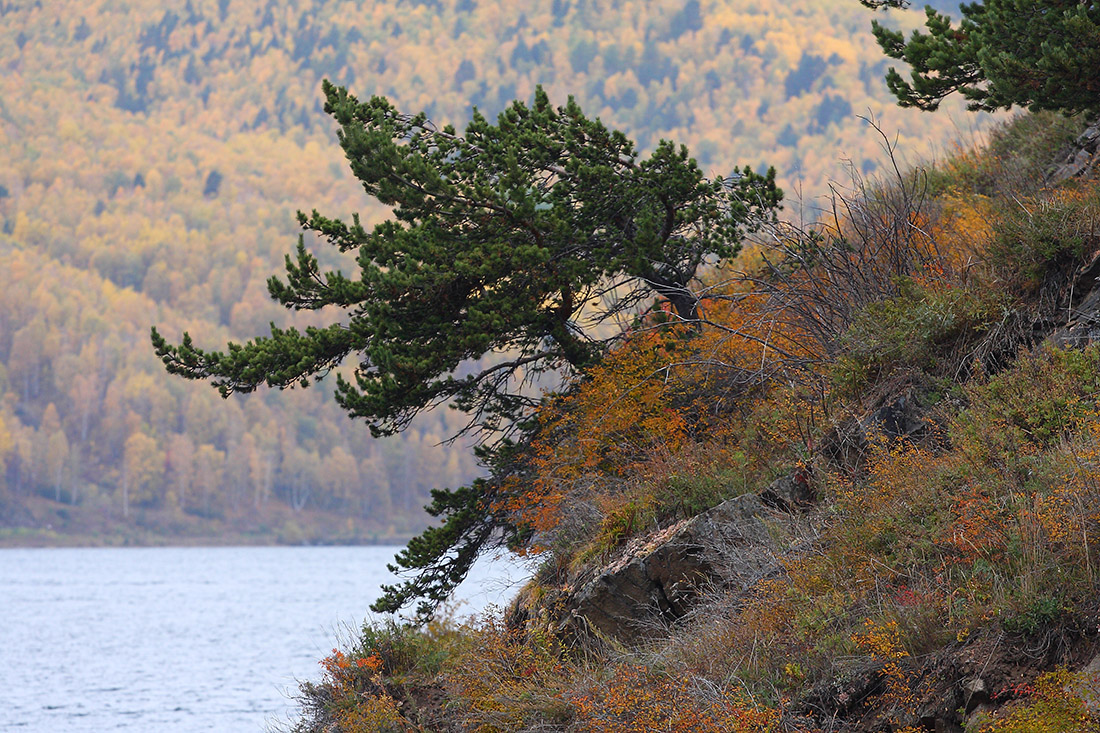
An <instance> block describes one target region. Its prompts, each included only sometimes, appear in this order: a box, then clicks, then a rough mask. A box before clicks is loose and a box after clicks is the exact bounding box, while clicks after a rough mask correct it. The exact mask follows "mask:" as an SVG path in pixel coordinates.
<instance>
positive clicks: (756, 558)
mask: <svg viewBox="0 0 1100 733" xmlns="http://www.w3.org/2000/svg"><path fill="white" fill-rule="evenodd" d="M774 516H775V515H774V514H773V512H772V511H771V510H769V508H768V507H767V506H765V505H764V503H763V502H762V501H761V500H760V498H759V497H757V496H755V495H744V496H738V497H736V498H733V499H730V500H728V501H726V502H723V503H722V504H719V505H718V506H716V507H714V508H712V509H709V510H707V511H706V512H703V513H702V514H699V515H697V516H695V517H692V518H691V519H686V520H683V521H681V522H678V523H677V524H674V525H672V526H671V527H667V528H665V529H663V530H661V531H660V532H658V533H656V534H654V535H650V536H649V537H645V538H639V539H636V540H633V541H631V542H630V543H628V544H627V546H626V548H625V549H624V551H623V553H622V555H621V556H620V557H619V558H618V559H617V560H616V561H614V562H612V563H610V564H609V565H606V566H604V567H601V568H599V569H598V570H596V571H594V573H593V574H591V575H588V576H587V577H585V576H582V577H581V578H580V579H579V580H578V582H577V583H576V584H575V585H574V586H573V588H574V590H573V591H572V593H570V595H569V598H568V599H567V600H566V604H565V607H566V609H567V618H566V619H565V625H566V626H571V627H572V628H573V630H574V631H576V632H580V633H584V632H586V631H595V632H597V633H599V634H603V635H606V636H610V637H613V638H615V639H618V640H619V641H621V642H624V643H629V642H631V641H637V640H639V639H640V638H644V637H645V636H651V635H653V634H654V633H655V632H663V631H664V629H665V628H666V626H667V624H669V623H671V622H674V621H675V620H676V619H678V618H681V617H682V616H684V615H685V614H686V613H687V612H688V610H690V608H691V606H692V605H693V603H694V602H695V601H696V600H697V599H698V598H699V591H700V589H701V588H702V587H703V586H705V585H707V584H711V583H715V582H722V583H725V584H727V585H730V586H732V587H733V588H734V589H735V590H737V589H742V590H747V589H748V588H750V587H751V586H752V585H753V583H755V582H756V581H757V580H759V579H760V578H761V577H764V576H766V575H768V574H769V573H771V572H773V571H774V570H775V569H776V567H777V564H776V554H775V553H776V550H777V543H776V541H775V540H774V539H773V537H772V534H771V532H770V531H769V523H770V521H771V520H772V519H773V518H774Z"/></svg>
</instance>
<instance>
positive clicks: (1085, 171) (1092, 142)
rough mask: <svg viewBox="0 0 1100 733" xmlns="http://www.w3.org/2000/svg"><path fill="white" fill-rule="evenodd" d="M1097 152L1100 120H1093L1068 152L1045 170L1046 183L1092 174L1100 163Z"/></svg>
mask: <svg viewBox="0 0 1100 733" xmlns="http://www.w3.org/2000/svg"><path fill="white" fill-rule="evenodd" d="M1098 152H1100V122H1095V123H1093V124H1091V125H1089V126H1088V127H1086V128H1085V131H1084V132H1082V133H1081V134H1080V135H1078V136H1077V140H1076V142H1074V144H1073V146H1072V147H1071V148H1070V150H1069V152H1067V153H1066V155H1065V156H1064V157H1063V158H1062V159H1061V160H1059V161H1057V162H1056V163H1055V164H1054V166H1053V167H1052V168H1051V169H1050V170H1049V171H1047V174H1046V176H1045V178H1046V182H1047V184H1048V185H1052V184H1055V183H1060V182H1062V181H1065V180H1068V179H1070V178H1075V177H1083V176H1089V175H1092V174H1093V173H1095V172H1096V167H1097V163H1100V155H1097V153H1098Z"/></svg>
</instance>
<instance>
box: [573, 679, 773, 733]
mask: <svg viewBox="0 0 1100 733" xmlns="http://www.w3.org/2000/svg"><path fill="white" fill-rule="evenodd" d="M570 703H571V705H572V706H573V708H574V711H575V715H576V723H575V729H576V730H578V731H583V732H585V733H605V732H606V731H622V732H623V733H650V732H651V731H670V732H675V733H750V732H752V733H763V732H764V731H771V730H777V729H778V724H779V715H778V711H776V710H773V709H770V708H766V707H762V706H758V705H756V704H755V703H754V701H753V700H752V699H751V697H749V696H748V695H747V694H745V691H744V688H742V687H740V686H738V685H737V683H736V681H734V683H733V685H731V686H728V687H726V688H722V687H717V686H714V685H712V684H708V683H707V682H706V681H705V680H701V679H697V680H692V679H689V678H686V677H681V676H677V675H675V674H664V673H660V672H655V671H653V670H650V669H647V668H645V667H643V666H640V665H634V664H621V665H619V666H617V667H615V668H614V669H613V670H612V671H611V674H610V677H609V678H608V679H606V680H603V681H598V682H596V681H594V682H593V683H592V684H591V685H590V686H589V687H588V688H587V689H585V690H584V691H583V693H578V694H575V695H574V696H573V697H571V699H570Z"/></svg>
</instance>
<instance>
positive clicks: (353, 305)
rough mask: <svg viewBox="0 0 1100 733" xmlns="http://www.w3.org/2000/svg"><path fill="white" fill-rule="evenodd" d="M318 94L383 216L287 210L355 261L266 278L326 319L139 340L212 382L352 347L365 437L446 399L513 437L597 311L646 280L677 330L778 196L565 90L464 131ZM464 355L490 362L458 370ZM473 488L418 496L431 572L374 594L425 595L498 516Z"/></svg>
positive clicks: (347, 387) (573, 372)
mask: <svg viewBox="0 0 1100 733" xmlns="http://www.w3.org/2000/svg"><path fill="white" fill-rule="evenodd" d="M324 92H325V98H326V103H325V110H326V111H327V112H328V113H329V114H331V115H332V116H333V117H334V118H335V119H336V121H337V122H338V123H339V125H340V132H339V139H340V144H341V145H342V147H343V149H344V152H345V154H346V156H347V159H348V162H349V164H350V166H351V170H352V172H353V174H354V175H355V177H356V178H357V179H358V180H359V181H360V182H361V183H362V185H363V188H364V190H365V191H366V192H367V193H368V194H369V195H370V196H372V197H373V198H375V199H377V200H378V201H379V202H380V203H382V204H384V205H386V206H389V207H392V211H393V216H392V218H390V219H388V220H386V221H384V222H382V223H380V224H378V225H376V226H375V227H373V228H372V229H370V230H369V231H368V230H367V229H366V228H365V227H364V226H363V225H362V224H361V222H360V220H359V218H358V216H356V217H355V218H353V220H352V222H351V223H350V224H348V223H345V222H343V221H340V220H336V219H330V218H327V217H325V216H322V215H321V214H319V213H318V212H316V211H314V212H313V213H312V214H311V215H309V216H307V215H305V214H299V221H300V223H301V224H302V226H303V227H305V228H306V229H308V230H311V231H313V232H316V233H317V234H318V235H319V236H320V238H322V239H323V240H324V241H326V242H327V243H328V244H329V245H331V246H333V247H336V248H338V249H339V250H340V251H342V252H351V253H353V254H354V255H355V257H356V261H357V263H358V266H359V273H358V275H357V276H355V277H349V276H347V275H345V274H344V273H343V272H341V271H339V270H328V271H326V270H323V269H322V268H321V266H320V265H319V263H318V260H317V258H316V257H315V256H314V255H313V254H311V253H310V252H309V251H308V250H307V248H306V247H305V244H304V242H303V241H302V240H300V241H299V244H298V249H297V253H296V255H295V257H294V258H290V257H288V258H287V263H286V269H287V278H286V281H285V282H284V281H282V280H279V279H277V278H272V279H271V280H270V281H269V283H268V287H269V290H270V292H271V295H272V297H273V298H275V299H276V300H277V301H278V302H280V303H281V304H282V305H284V306H285V307H287V308H291V309H295V310H302V309H308V310H320V309H322V308H326V307H329V306H335V307H336V308H338V309H340V313H341V315H340V317H339V318H337V319H336V320H335V321H334V322H332V323H331V324H329V325H327V326H320V327H313V328H309V329H306V330H305V331H299V330H297V329H276V330H275V331H273V332H272V334H271V335H270V336H263V337H257V338H255V339H253V340H250V341H248V342H247V343H245V344H243V345H242V344H236V343H230V344H229V345H228V347H227V348H226V350H225V351H220V352H219V351H206V350H203V349H201V348H199V347H197V346H195V344H194V342H193V341H192V339H191V337H190V336H189V335H188V334H184V335H183V339H182V342H181V343H180V344H179V345H171V344H169V343H168V342H167V341H166V340H165V339H164V338H163V337H162V336H161V335H160V334H159V333H158V332H157V331H156V329H154V330H153V332H152V339H153V344H154V346H155V348H156V352H157V355H158V356H159V357H160V358H161V359H162V360H163V361H164V364H165V366H166V367H167V368H168V371H170V372H172V373H173V374H178V375H181V376H184V377H187V378H190V379H207V380H210V381H211V382H212V383H213V384H214V386H216V387H217V388H218V389H219V390H220V392H221V394H222V395H223V396H228V395H229V394H231V393H234V392H251V391H253V390H255V389H256V388H257V387H260V386H261V385H267V386H269V387H279V388H286V387H292V386H295V385H301V386H308V384H309V383H310V381H311V380H316V379H320V378H322V377H324V376H325V375H327V374H328V373H329V372H330V371H332V370H333V369H334V368H336V367H337V366H338V365H340V364H342V363H343V362H344V361H345V360H346V359H349V358H350V359H352V360H353V361H354V364H355V372H354V376H353V377H352V378H351V379H345V378H344V377H343V376H342V375H337V388H336V399H337V401H338V402H339V403H340V404H341V406H343V407H344V409H346V410H347V411H348V413H349V414H350V415H351V416H352V417H357V418H362V419H364V420H366V422H367V424H368V426H369V427H370V429H371V432H372V433H373V434H374V435H376V436H382V435H391V434H394V433H396V432H400V431H401V430H403V429H404V428H405V427H407V426H408V425H409V423H410V422H411V421H412V420H413V419H414V418H415V417H416V416H417V415H418V414H419V413H420V412H422V411H424V410H426V409H430V408H432V407H435V406H437V405H440V404H442V403H445V402H450V403H451V405H452V406H453V407H455V408H457V409H459V410H461V411H463V412H464V413H466V414H467V415H468V416H469V422H468V425H467V427H468V428H470V429H477V430H479V431H482V432H483V434H484V435H485V436H502V437H503V438H504V439H505V440H507V439H510V438H512V437H514V433H515V430H516V429H517V428H519V427H521V426H522V424H523V422H524V421H525V420H526V419H528V418H529V417H530V416H531V414H532V411H533V409H534V408H535V407H536V406H537V405H538V404H539V402H540V400H541V399H542V395H541V394H540V392H539V391H538V390H537V389H534V388H533V387H534V385H535V384H537V380H538V379H539V377H540V376H541V375H544V374H547V373H550V372H553V373H555V374H557V375H559V377H575V376H577V375H579V374H583V373H584V371H585V370H586V368H588V367H589V366H591V365H593V364H595V363H597V362H598V361H599V359H600V357H601V356H602V354H603V353H604V352H605V351H606V349H607V347H608V345H609V344H610V343H612V342H613V341H614V340H615V339H616V338H617V337H618V334H619V331H620V330H621V329H610V330H609V329H608V328H607V327H606V326H607V324H608V322H609V320H611V319H616V318H620V319H626V320H629V318H630V317H631V316H632V315H633V314H635V313H637V312H638V311H639V310H640V309H641V308H642V307H643V305H644V303H645V302H646V301H648V300H652V299H653V298H654V297H656V298H660V299H664V300H666V301H668V302H669V303H670V304H671V305H672V309H673V312H674V314H675V317H676V319H677V320H678V321H680V322H682V323H684V324H686V325H688V326H690V327H694V326H695V325H696V324H697V323H698V321H699V315H700V314H699V296H698V295H697V294H696V293H695V290H694V289H693V285H694V284H695V278H696V276H697V274H698V271H699V269H700V267H701V266H702V265H703V264H704V263H705V262H706V261H708V259H713V258H722V257H730V256H732V255H734V254H736V252H737V251H738V249H739V247H740V244H741V241H742V239H743V237H744V236H745V234H746V233H747V232H750V231H752V230H754V229H755V228H756V227H758V226H759V225H760V224H761V223H763V222H764V221H766V220H768V219H770V218H772V217H774V214H775V211H776V209H777V208H778V207H779V202H780V199H781V196H782V192H781V191H780V190H779V189H778V188H777V187H776V185H775V171H774V170H769V171H768V172H767V174H766V175H759V174H757V173H754V172H753V171H752V170H751V168H747V167H746V168H745V169H743V170H740V169H739V170H735V171H734V172H733V175H732V176H730V177H728V178H714V179H708V178H706V177H705V176H704V175H703V173H702V171H701V170H700V169H699V167H698V165H697V164H696V162H695V160H694V159H693V158H691V157H689V155H688V151H687V149H686V148H685V147H683V146H680V147H677V146H675V145H674V144H672V143H670V142H661V143H660V144H659V145H658V146H657V148H656V150H654V152H653V153H652V154H651V155H650V156H648V157H642V156H640V155H639V154H638V151H637V149H636V148H635V146H634V144H633V143H632V142H631V141H630V140H629V139H627V137H626V136H625V135H623V134H622V133H620V132H617V131H612V130H609V129H608V128H606V127H605V126H604V125H603V124H602V123H601V122H599V121H598V120H592V119H589V118H588V117H586V116H585V115H584V113H583V112H582V111H581V109H580V107H579V106H578V105H577V104H576V103H575V102H574V101H573V100H569V102H568V103H567V104H566V105H565V106H564V107H554V106H553V105H552V104H551V103H550V100H549V97H548V96H547V94H546V93H545V92H544V91H543V90H542V89H541V88H540V89H538V90H537V91H536V93H535V98H534V103H533V104H532V105H531V106H528V105H526V104H524V103H523V102H518V101H517V102H514V103H513V104H512V105H511V106H510V107H508V108H507V109H506V110H505V111H504V112H503V113H501V115H500V116H499V118H498V120H497V122H496V124H492V123H490V122H489V121H488V120H487V119H486V118H485V117H483V116H482V115H480V114H478V113H477V112H476V110H475V112H474V115H473V119H472V121H471V122H470V123H469V125H468V126H467V127H466V129H465V131H464V132H463V133H462V134H459V133H458V132H457V131H456V130H455V128H454V127H452V126H449V125H448V126H444V127H441V128H437V127H436V126H435V125H434V124H433V123H432V122H431V121H430V120H428V118H427V116H426V115H425V114H423V113H420V114H414V115H409V114H405V113H402V112H400V111H399V110H398V109H396V108H395V107H394V106H393V105H392V104H391V103H390V102H389V101H388V100H386V99H385V98H383V97H372V98H371V99H370V100H369V101H366V102H360V101H359V100H358V99H357V98H356V97H355V96H353V95H351V94H349V93H348V92H347V90H346V89H343V88H341V87H337V86H334V85H332V84H329V83H327V82H326V84H325V85H324ZM482 360H486V361H485V363H487V364H488V366H485V367H483V368H480V369H473V370H469V369H467V368H466V367H468V366H469V365H470V364H472V363H474V362H477V361H482ZM498 439H499V438H494V437H483V440H484V441H494V440H498ZM486 445H487V446H491V445H492V443H491V442H487V443H486ZM500 445H501V446H503V447H502V448H499V449H498V451H497V452H496V453H495V454H493V453H492V452H491V451H489V449H487V452H486V453H485V455H486V457H487V459H488V462H489V463H490V465H493V464H494V463H496V462H501V463H503V462H505V459H504V458H503V457H504V456H506V455H507V454H508V450H507V446H508V445H509V444H508V443H507V442H505V443H502V444H500ZM488 486H489V484H487V483H486V482H484V481H481V482H475V483H474V484H473V485H472V486H471V487H468V488H463V489H459V490H457V491H439V492H436V493H435V501H434V503H433V506H432V507H430V508H429V511H430V512H431V513H432V514H434V515H436V516H443V518H444V525H443V527H441V528H434V529H429V530H428V532H427V533H425V535H423V536H422V537H420V538H418V539H417V540H414V542H413V543H412V544H411V545H410V548H409V550H408V551H406V552H405V553H403V554H402V555H400V556H399V558H398V562H399V564H400V565H402V566H403V567H405V568H411V569H414V570H417V571H420V572H421V573H426V574H427V575H428V577H429V578H430V580H429V582H428V583H427V584H426V585H425V583H424V578H423V577H421V578H420V579H419V580H414V581H411V582H412V583H413V584H414V586H415V593H412V594H410V593H409V592H400V591H395V590H392V589H391V594H390V597H389V600H388V601H387V600H386V599H384V600H383V601H382V607H385V608H392V607H395V606H400V605H404V603H405V602H407V601H409V600H412V599H413V598H414V597H416V596H428V597H429V600H430V603H429V604H428V606H426V607H425V608H426V609H430V608H432V607H434V602H436V601H439V600H442V599H443V598H445V597H446V594H447V593H449V592H450V590H451V588H453V586H454V585H456V584H457V583H458V582H460V581H461V580H462V578H463V577H465V574H466V571H467V570H468V569H469V566H470V563H472V561H473V559H474V558H475V557H476V555H477V553H478V551H479V550H480V549H481V547H482V545H484V544H485V543H486V542H488V541H489V539H490V538H491V537H493V536H494V533H495V532H496V530H498V529H508V528H507V527H500V526H498V521H497V520H498V517H496V516H495V514H494V512H493V511H492V510H491V509H490V508H489V507H488V505H487V502H486V497H485V494H486V491H487V489H488ZM456 550H457V551H458V552H459V554H460V556H461V557H462V560H461V561H460V562H457V563H456V562H455V561H454V558H453V557H451V553H452V552H454V551H456ZM406 590H408V589H406Z"/></svg>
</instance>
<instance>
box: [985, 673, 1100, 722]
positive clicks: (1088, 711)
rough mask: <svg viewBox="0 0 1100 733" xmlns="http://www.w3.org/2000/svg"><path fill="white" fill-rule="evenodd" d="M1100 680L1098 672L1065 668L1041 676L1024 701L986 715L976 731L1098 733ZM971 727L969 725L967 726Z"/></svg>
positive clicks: (1029, 687) (1030, 686) (1029, 689)
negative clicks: (1097, 705)
mask: <svg viewBox="0 0 1100 733" xmlns="http://www.w3.org/2000/svg"><path fill="white" fill-rule="evenodd" d="M1098 685H1100V679H1098V678H1097V675H1096V674H1095V673H1091V674H1090V673H1085V672H1077V673H1073V672H1070V671H1069V670H1067V669H1065V668H1064V667H1063V668H1059V669H1056V670H1054V671H1051V672H1046V673H1044V674H1042V675H1040V676H1039V677H1038V678H1037V679H1036V680H1035V682H1034V685H1029V686H1028V690H1027V691H1028V692H1030V694H1029V695H1028V696H1027V698H1026V699H1025V700H1024V702H1023V704H1020V705H1016V706H1011V707H1009V708H1006V709H1005V710H1004V711H1003V712H1000V711H998V713H996V714H994V715H985V716H983V717H982V719H980V720H979V721H977V725H976V726H975V727H974V728H973V730H974V731H975V733H1097V732H1098V731H1100V716H1098V715H1097V712H1096V711H1097V708H1096V701H1097V693H1096V690H1097V689H1098ZM967 730H968V731H969V730H971V729H970V728H968V729H967Z"/></svg>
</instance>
